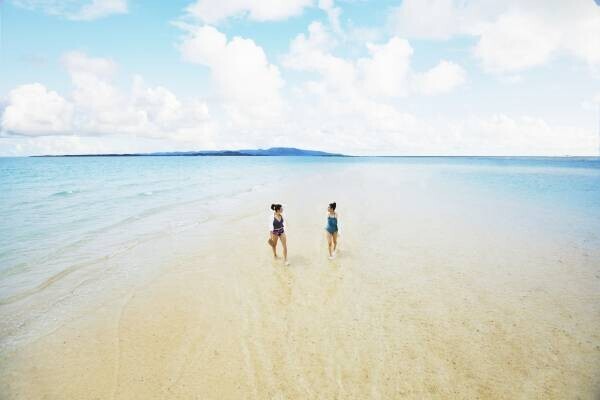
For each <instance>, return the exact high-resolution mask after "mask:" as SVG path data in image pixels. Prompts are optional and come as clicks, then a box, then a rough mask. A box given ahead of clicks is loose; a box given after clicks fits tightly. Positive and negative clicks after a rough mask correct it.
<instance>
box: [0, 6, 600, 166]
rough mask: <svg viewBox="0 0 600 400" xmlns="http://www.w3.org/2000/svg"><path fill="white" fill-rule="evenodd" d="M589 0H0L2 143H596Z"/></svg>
mask: <svg viewBox="0 0 600 400" xmlns="http://www.w3.org/2000/svg"><path fill="white" fill-rule="evenodd" d="M598 3H600V0H570V1H564V0H545V1H540V0H505V1H497V0H478V1H471V0H395V1H392V0H381V1H367V0H187V1H184V0H173V1H160V2H159V1H142V0H62V1H58V0H0V156H19V155H39V154H89V153H131V152H152V151H178V150H180V151H186V150H213V149H245V148H268V147H300V148H307V149H318V150H325V151H334V152H343V153H346V154H354V155H542V156H544V155H546V156H562V155H598V152H599V149H600V143H599V140H600V132H599V129H600V5H599V4H598Z"/></svg>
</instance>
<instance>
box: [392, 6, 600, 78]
mask: <svg viewBox="0 0 600 400" xmlns="http://www.w3.org/2000/svg"><path fill="white" fill-rule="evenodd" d="M390 24H391V27H392V30H393V31H394V32H395V33H396V34H400V35H404V36H406V37H413V38H422V39H438V40H445V39H449V38H451V37H454V36H457V35H468V36H474V37H476V38H477V43H476V44H475V46H474V48H473V54H474V55H475V56H476V57H477V58H478V59H479V60H480V61H481V63H482V65H483V67H484V68H485V69H486V70H487V71H490V72H493V73H506V72H514V71H519V70H523V69H526V68H531V67H535V66H539V65H543V64H544V63H546V62H548V61H549V60H551V59H552V58H553V57H556V56H559V55H565V54H566V55H570V56H573V57H575V58H577V59H579V60H581V61H583V62H585V63H588V64H590V65H596V66H597V65H600V8H599V7H598V6H597V5H595V4H594V2H593V1H590V0H574V1H568V2H566V1H560V0H551V1H546V2H539V1H535V0H524V1H521V0H508V1H504V2H496V1H493V0H480V1H473V0H467V1H464V0H424V1H421V0H404V1H403V2H402V4H401V5H400V6H399V7H397V8H395V9H394V10H393V11H392V13H391V17H390Z"/></svg>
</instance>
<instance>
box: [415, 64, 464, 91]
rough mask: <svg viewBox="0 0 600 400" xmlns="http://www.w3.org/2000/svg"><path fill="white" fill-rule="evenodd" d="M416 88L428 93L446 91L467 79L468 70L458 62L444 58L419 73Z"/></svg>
mask: <svg viewBox="0 0 600 400" xmlns="http://www.w3.org/2000/svg"><path fill="white" fill-rule="evenodd" d="M415 80H416V82H415V84H416V86H417V88H416V90H417V91H418V92H419V93H423V94H426V95H432V94H439V93H446V92H449V91H451V90H452V89H454V88H455V87H457V86H460V85H462V84H463V83H464V82H465V81H466V72H465V70H464V69H463V68H462V67H461V66H460V65H458V64H456V63H453V62H451V61H446V60H442V61H440V63H439V64H438V65H436V66H435V67H433V68H431V69H430V70H428V71H427V72H425V73H423V74H420V75H417V77H416V79H415Z"/></svg>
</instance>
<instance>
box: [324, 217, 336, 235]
mask: <svg viewBox="0 0 600 400" xmlns="http://www.w3.org/2000/svg"><path fill="white" fill-rule="evenodd" d="M325 230H327V232H329V233H331V234H334V233H336V232H337V231H338V226H337V217H332V216H327V226H326V227H325Z"/></svg>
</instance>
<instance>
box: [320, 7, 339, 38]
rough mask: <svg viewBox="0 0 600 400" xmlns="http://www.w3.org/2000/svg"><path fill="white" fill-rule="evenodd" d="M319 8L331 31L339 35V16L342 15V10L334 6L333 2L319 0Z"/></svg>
mask: <svg viewBox="0 0 600 400" xmlns="http://www.w3.org/2000/svg"><path fill="white" fill-rule="evenodd" d="M319 8H320V9H321V10H323V11H325V13H326V14H327V18H328V19H329V25H330V26H331V29H333V31H334V32H336V33H341V32H342V26H341V24H340V15H341V14H342V9H341V8H339V7H336V6H335V3H334V0H319Z"/></svg>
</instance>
